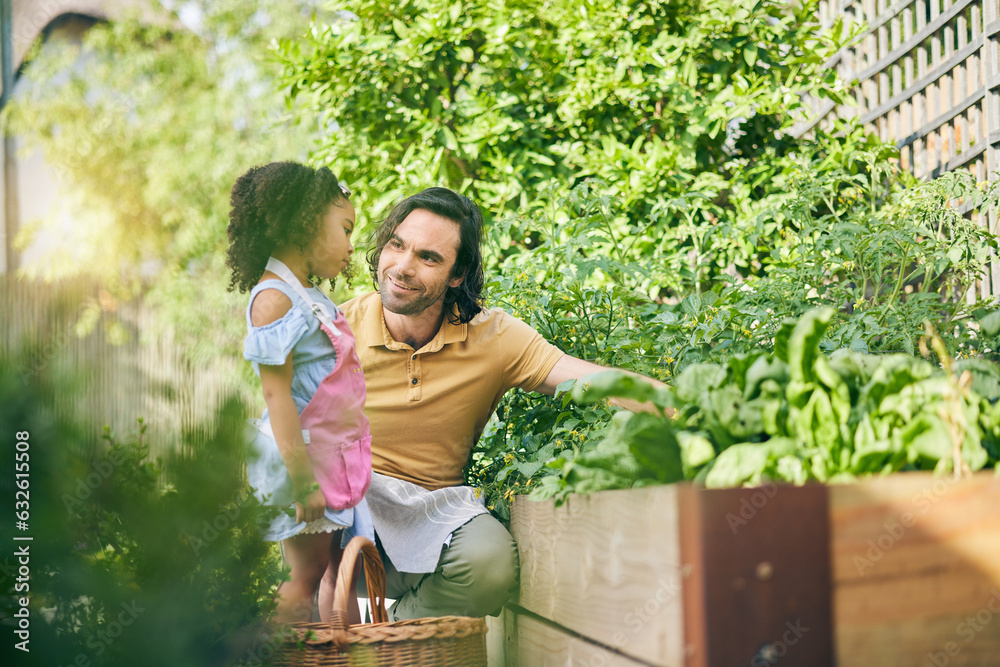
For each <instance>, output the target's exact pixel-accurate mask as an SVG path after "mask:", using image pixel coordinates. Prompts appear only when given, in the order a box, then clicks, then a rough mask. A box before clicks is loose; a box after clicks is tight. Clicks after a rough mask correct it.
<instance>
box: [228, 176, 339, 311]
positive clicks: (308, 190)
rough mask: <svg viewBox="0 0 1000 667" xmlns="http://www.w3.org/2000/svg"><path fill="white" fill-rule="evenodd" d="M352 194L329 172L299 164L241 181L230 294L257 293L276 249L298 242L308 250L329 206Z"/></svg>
mask: <svg viewBox="0 0 1000 667" xmlns="http://www.w3.org/2000/svg"><path fill="white" fill-rule="evenodd" d="M349 195H350V191H348V190H347V189H346V188H344V187H343V186H341V185H340V183H338V182H337V177H336V176H334V175H333V172H332V171H330V170H329V169H328V168H326V167H320V168H319V169H313V168H312V167H307V166H305V165H303V164H299V163H297V162H271V163H269V164H265V165H259V166H256V167H252V168H251V169H250V170H248V171H247V172H246V173H245V174H243V175H242V176H240V177H239V178H237V179H236V183H235V184H234V185H233V191H232V194H231V195H230V198H229V201H230V204H231V205H232V208H231V210H230V211H229V226H228V227H227V228H226V235H227V236H228V237H229V251H228V253H227V256H226V266H228V267H229V268H230V269H231V270H232V277H231V278H230V281H229V290H230V291H232V290H233V289H236V288H238V289H239V291H240V292H249V291H250V290H251V289H253V287H254V285H256V284H257V282H258V281H259V280H260V277H261V276H262V275H263V274H264V267H265V266H266V265H267V258H268V257H269V256H270V255H271V253H273V252H274V251H275V250H277V249H280V248H284V247H287V246H289V245H292V244H294V245H296V246H297V247H298V248H299V249H300V250H302V251H305V250H306V249H307V248H308V246H309V244H311V243H312V242H313V239H315V238H316V236H317V234H318V233H319V231H320V225H321V224H322V218H323V214H324V213H325V212H326V210H327V209H328V208H329V206H330V205H331V204H336V203H339V202H340V201H341V200H345V201H346V200H347V197H348V196H349Z"/></svg>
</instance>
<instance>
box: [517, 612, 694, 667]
mask: <svg viewBox="0 0 1000 667" xmlns="http://www.w3.org/2000/svg"><path fill="white" fill-rule="evenodd" d="M508 613H509V615H505V617H504V625H505V626H506V627H510V628H512V632H511V639H510V643H509V644H508V646H507V648H506V651H507V659H508V662H507V664H508V665H510V666H511V667H527V666H529V665H530V666H531V667H536V666H537V667H566V666H567V665H574V666H575V665H581V666H585V667H646V666H647V665H648V664H649V663H645V662H641V661H637V660H632V659H631V658H628V657H625V656H623V655H620V654H618V653H616V652H614V651H609V650H608V649H606V648H604V647H602V646H598V645H596V644H592V643H590V642H588V641H585V640H583V639H581V638H579V637H576V636H574V635H572V634H570V633H567V632H565V631H563V630H561V629H560V628H558V627H554V626H552V625H550V624H548V623H545V622H543V621H540V620H538V619H536V618H533V617H532V616H530V615H523V614H517V615H515V614H513V613H512V612H508ZM671 667H680V663H674V664H673V665H671Z"/></svg>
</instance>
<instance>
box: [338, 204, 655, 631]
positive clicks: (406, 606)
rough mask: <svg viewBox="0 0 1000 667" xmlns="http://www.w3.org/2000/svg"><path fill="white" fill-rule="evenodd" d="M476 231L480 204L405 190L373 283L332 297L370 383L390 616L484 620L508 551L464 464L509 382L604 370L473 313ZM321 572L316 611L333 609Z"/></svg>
mask: <svg viewBox="0 0 1000 667" xmlns="http://www.w3.org/2000/svg"><path fill="white" fill-rule="evenodd" d="M482 226H483V219H482V215H481V213H480V211H479V208H478V207H477V206H476V205H475V204H474V203H473V202H472V200H470V199H469V198H468V197H464V196H462V195H458V194H456V193H454V192H452V191H451V190H448V189H445V188H430V189H428V190H424V191H423V192H421V193H419V194H416V195H414V196H412V197H410V198H408V199H405V200H404V201H402V202H401V203H400V204H398V205H397V206H396V207H395V208H394V209H393V210H392V212H390V213H389V215H388V217H387V218H386V219H385V220H384V221H383V222H382V224H381V225H380V226H379V228H378V230H377V232H376V245H375V248H374V249H373V250H372V251H371V252H370V253H369V255H368V262H369V264H370V267H371V271H372V276H373V278H374V281H375V284H376V285H377V286H378V291H376V292H371V293H369V294H366V295H364V296H361V297H358V298H356V299H353V300H351V301H349V302H347V303H346V304H344V305H343V311H344V314H345V315H346V317H347V320H348V322H349V323H350V325H351V329H352V330H353V332H354V335H355V337H356V339H357V349H358V356H359V357H360V359H361V366H362V368H363V370H364V373H365V382H366V384H367V391H368V398H367V402H366V404H365V412H366V413H367V415H368V418H369V420H370V422H371V432H372V467H373V470H374V474H373V479H372V486H371V488H370V490H369V492H368V495H367V499H368V504H369V507H370V508H371V511H372V517H373V520H374V522H375V531H376V534H377V536H378V540H379V544H380V547H381V549H382V550H383V552H384V554H385V558H384V559H383V560H384V561H385V564H386V575H387V582H386V583H387V596H388V597H389V598H393V599H395V600H396V601H397V602H396V603H395V604H394V605H393V608H392V610H391V611H390V617H391V618H392V619H394V620H402V619H407V618H418V617H424V616H442V615H448V614H456V615H462V616H485V615H488V614H492V613H495V612H497V611H499V609H500V607H502V606H503V604H504V603H505V602H506V601H507V600H508V599H509V598H510V596H511V595H512V594H513V593H514V592H515V587H516V582H517V547H516V545H515V544H514V541H513V538H512V537H511V535H510V534H509V533H508V532H507V530H506V529H505V528H504V527H503V525H502V524H500V523H499V522H498V521H497V520H496V519H494V518H493V517H492V516H491V515H490V514H489V513H488V512H487V511H486V509H485V508H484V507H483V504H482V501H481V500H479V499H478V498H477V497H476V495H475V493H474V490H473V489H471V488H469V487H467V486H463V485H462V482H463V478H462V469H463V467H464V466H465V464H466V462H467V461H468V458H469V452H470V450H471V449H472V447H473V445H474V444H475V441H476V439H477V438H478V437H479V435H480V433H481V432H482V430H483V427H484V426H485V425H486V422H487V421H488V420H489V418H490V415H492V413H493V411H494V409H495V408H496V406H497V403H499V401H500V399H501V397H502V396H503V395H504V393H505V392H506V391H507V390H508V389H511V388H513V387H520V388H522V389H525V390H529V391H538V392H542V393H544V394H548V395H552V394H553V393H554V392H555V389H556V386H557V385H559V383H561V382H563V381H565V380H568V379H570V378H580V377H583V376H586V375H589V374H592V373H594V372H597V371H600V370H603V369H602V367H601V366H597V365H596V364H592V363H590V362H587V361H583V360H581V359H577V358H575V357H572V356H569V355H567V354H564V353H563V352H562V351H560V350H559V349H558V348H556V347H555V346H554V345H551V344H550V343H548V342H546V341H545V340H544V339H543V338H542V337H541V336H540V335H539V334H538V333H537V332H536V331H535V330H534V329H532V328H531V327H529V326H528V325H527V324H524V323H523V322H521V321H520V320H517V319H516V318H514V317H511V316H510V315H508V314H506V313H504V312H503V311H501V310H499V309H495V310H489V311H487V310H483V309H482V306H481V302H482V298H481V292H482V287H483V268H482V254H481V242H482ZM623 404H625V402H623ZM634 405H635V404H632V405H626V407H634ZM331 578H332V576H331V573H328V577H327V579H326V580H325V581H324V591H323V593H322V595H321V607H320V608H321V609H328V608H329V606H330V605H329V601H330V597H329V596H330V595H331V590H332V587H331V586H330V584H331Z"/></svg>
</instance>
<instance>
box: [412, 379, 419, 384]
mask: <svg viewBox="0 0 1000 667" xmlns="http://www.w3.org/2000/svg"><path fill="white" fill-rule="evenodd" d="M418 382H420V380H418V379H417V378H413V379H412V380H410V383H411V384H416V383H418Z"/></svg>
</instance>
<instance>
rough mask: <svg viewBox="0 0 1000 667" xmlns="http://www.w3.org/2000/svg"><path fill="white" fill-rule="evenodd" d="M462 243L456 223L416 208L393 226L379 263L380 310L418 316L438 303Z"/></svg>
mask: <svg viewBox="0 0 1000 667" xmlns="http://www.w3.org/2000/svg"><path fill="white" fill-rule="evenodd" d="M460 242H461V237H460V232H459V228H458V223H456V222H454V221H452V220H449V219H448V218H443V217H441V216H440V215H437V214H435V213H431V212H430V211H425V210H424V209H417V210H415V211H413V212H412V213H410V214H409V215H408V216H406V218H405V219H404V220H403V222H401V223H400V224H399V226H398V227H396V231H395V232H394V233H393V235H392V236H391V237H389V241H388V242H387V243H386V244H385V247H384V248H383V249H382V254H381V255H379V260H378V286H379V292H381V295H382V307H383V308H385V309H386V310H388V311H389V312H391V313H396V314H397V315H417V314H419V313H422V312H423V311H425V310H427V308H429V307H431V306H433V305H434V304H436V303H439V302H440V301H441V300H442V299H443V298H444V294H445V292H446V291H447V290H448V288H449V287H458V286H459V285H461V284H462V280H463V277H462V276H459V277H457V278H454V277H452V275H451V271H452V268H453V267H454V266H455V260H456V259H457V258H458V248H459V244H460Z"/></svg>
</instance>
